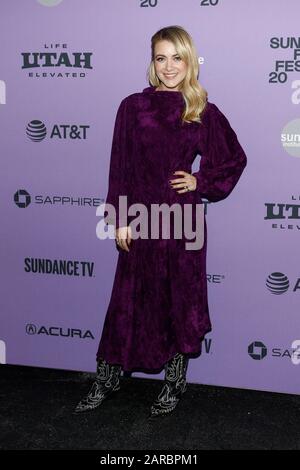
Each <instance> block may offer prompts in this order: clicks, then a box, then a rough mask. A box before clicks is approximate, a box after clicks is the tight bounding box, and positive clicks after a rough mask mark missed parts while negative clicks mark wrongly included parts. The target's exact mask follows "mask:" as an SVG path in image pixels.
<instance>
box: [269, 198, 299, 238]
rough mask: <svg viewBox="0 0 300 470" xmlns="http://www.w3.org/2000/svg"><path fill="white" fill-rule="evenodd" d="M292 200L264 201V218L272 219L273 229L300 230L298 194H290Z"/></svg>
mask: <svg viewBox="0 0 300 470" xmlns="http://www.w3.org/2000/svg"><path fill="white" fill-rule="evenodd" d="M291 200H292V202H289V203H288V202H285V203H281V202H266V203H265V208H266V215H265V217H264V219H265V220H271V221H272V228H273V229H281V230H300V195H292V196H291Z"/></svg>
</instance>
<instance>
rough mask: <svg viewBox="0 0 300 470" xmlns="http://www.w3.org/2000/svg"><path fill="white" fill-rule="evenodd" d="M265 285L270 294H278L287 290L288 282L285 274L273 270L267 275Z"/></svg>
mask: <svg viewBox="0 0 300 470" xmlns="http://www.w3.org/2000/svg"><path fill="white" fill-rule="evenodd" d="M266 286H267V288H268V289H269V291H270V292H272V294H275V295H279V294H284V293H285V292H287V290H288V288H289V286H290V283H289V280H288V277H287V276H286V275H285V274H283V273H279V272H275V273H272V274H270V275H269V276H268V277H267V279H266Z"/></svg>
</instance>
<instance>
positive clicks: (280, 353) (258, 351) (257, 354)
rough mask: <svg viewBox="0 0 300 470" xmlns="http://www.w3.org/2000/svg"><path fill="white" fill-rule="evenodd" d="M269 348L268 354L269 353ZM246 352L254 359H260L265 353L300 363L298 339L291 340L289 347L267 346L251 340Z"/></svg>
mask: <svg viewBox="0 0 300 470" xmlns="http://www.w3.org/2000/svg"><path fill="white" fill-rule="evenodd" d="M269 350H270V354H269ZM248 354H249V356H250V357H252V359H254V360H255V361H261V360H262V359H264V358H265V357H267V355H268V356H269V357H272V358H277V359H286V358H288V359H290V360H291V361H292V363H293V364H299V363H300V340H295V341H293V343H292V345H291V348H282V347H274V348H272V349H270V348H268V347H267V346H266V345H265V344H264V343H263V342H262V341H253V343H251V344H249V346H248Z"/></svg>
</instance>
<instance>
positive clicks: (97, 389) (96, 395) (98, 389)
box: [74, 359, 121, 413]
mask: <svg viewBox="0 0 300 470" xmlns="http://www.w3.org/2000/svg"><path fill="white" fill-rule="evenodd" d="M120 374H121V366H112V365H110V364H108V362H106V361H105V360H104V359H103V360H102V359H100V360H98V361H97V376H96V379H95V381H94V382H93V384H92V387H91V389H90V391H89V392H88V394H87V395H86V396H85V397H84V398H83V399H82V400H80V402H79V403H78V404H77V406H76V408H75V410H74V413H81V412H83V411H88V410H93V409H94V408H97V407H98V406H99V405H101V403H102V402H103V400H104V399H105V398H106V397H108V396H109V395H110V394H111V393H112V392H114V391H116V390H119V389H120V381H119V378H120Z"/></svg>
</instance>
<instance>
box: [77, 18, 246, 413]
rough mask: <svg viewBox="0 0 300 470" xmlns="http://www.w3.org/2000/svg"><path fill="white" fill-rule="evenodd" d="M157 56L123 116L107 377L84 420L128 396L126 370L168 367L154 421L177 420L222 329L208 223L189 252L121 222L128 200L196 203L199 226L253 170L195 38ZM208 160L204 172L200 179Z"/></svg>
mask: <svg viewBox="0 0 300 470" xmlns="http://www.w3.org/2000/svg"><path fill="white" fill-rule="evenodd" d="M151 52H152V57H151V63H150V67H149V69H148V79H149V82H150V84H151V86H149V87H146V88H145V89H144V90H143V91H142V92H140V93H133V94H131V95H129V96H127V97H126V98H124V99H123V100H122V102H121V103H120V106H119V108H118V112H117V116H116V121H115V128H114V135H113V142H112V151H111V161H110V173H109V188H108V194H107V198H106V204H112V205H113V207H114V208H115V210H116V216H117V217H116V218H114V217H110V216H109V215H107V212H106V219H105V221H106V223H108V224H113V225H114V226H115V235H116V243H117V244H116V247H117V249H118V251H119V256H118V263H117V268H116V273H115V278H114V283H113V288H112V293H111V298H110V302H109V306H108V310H107V313H106V317H105V322H104V326H103V331H102V336H101V339H100V342H99V347H98V351H97V355H96V359H97V376H96V379H95V381H94V382H93V384H92V387H91V389H90V391H89V392H88V394H87V395H86V396H85V397H84V398H83V399H82V400H81V401H80V402H79V403H78V405H77V407H76V409H75V412H76V413H80V412H83V411H87V410H92V409H94V408H96V407H98V406H99V405H100V404H101V403H102V402H103V400H104V399H105V398H106V397H107V396H109V395H111V394H112V393H113V392H114V391H116V390H119V388H120V381H119V378H120V374H121V370H122V369H123V371H124V372H133V371H141V372H145V373H159V372H160V371H162V370H163V368H164V370H165V378H164V382H163V386H162V389H161V392H160V393H159V395H158V396H157V397H156V399H155V400H154V401H153V403H152V405H151V408H150V415H149V416H150V417H152V416H154V417H157V416H160V415H165V414H167V413H170V412H172V411H173V410H174V409H175V407H176V406H177V404H178V402H179V401H180V399H181V397H182V395H183V393H184V392H185V391H186V388H187V384H186V373H187V366H188V361H189V359H190V358H192V357H197V356H199V354H201V345H202V340H203V338H204V336H205V335H206V334H207V333H208V332H210V331H211V329H212V325H211V322H210V317H209V308H208V302H207V280H206V247H207V240H206V237H207V230H206V221H205V218H204V227H203V233H204V244H203V245H202V246H201V248H199V249H195V250H188V249H186V245H185V243H186V237H185V236H183V237H182V238H181V239H178V238H176V237H174V236H172V235H171V236H170V237H169V238H164V237H162V236H161V232H160V233H159V237H158V238H151V237H149V236H148V237H145V238H142V237H139V238H134V239H133V238H132V223H133V220H134V219H135V217H136V216H132V215H131V216H129V217H128V219H126V218H124V215H121V214H120V209H119V196H126V197H127V206H128V207H129V206H130V205H131V204H133V203H141V204H143V206H144V207H146V208H147V209H149V210H150V209H151V206H153V204H163V203H165V204H168V206H171V205H172V204H174V203H177V204H179V205H180V206H181V207H183V205H184V204H190V205H191V207H192V208H193V223H194V224H195V223H196V222H197V220H196V214H197V213H196V205H199V204H203V201H202V198H203V199H206V200H208V201H210V202H217V201H220V200H222V199H224V198H226V197H227V196H228V195H229V194H230V193H231V191H232V190H233V188H234V187H235V186H236V184H237V182H238V180H239V178H240V176H241V174H242V172H243V170H244V168H245V166H246V164H247V158H246V155H245V153H244V151H243V149H242V147H241V145H240V143H239V141H238V138H237V135H236V133H235V132H234V130H233V129H232V128H231V126H230V124H229V122H228V120H227V118H226V117H225V115H224V114H223V113H222V112H221V111H220V109H219V108H218V107H217V106H216V105H215V104H214V103H212V102H209V101H208V99H207V92H206V91H205V90H204V88H203V87H202V86H201V85H200V84H199V82H198V80H197V77H198V74H199V63H198V57H197V53H196V50H195V46H194V44H193V41H192V38H191V37H190V35H189V34H188V33H187V32H186V31H185V30H184V29H183V28H182V27H180V26H169V27H166V28H163V29H161V30H159V31H158V32H157V33H156V34H154V36H153V37H152V40H151ZM198 154H199V155H201V162H200V168H199V171H196V172H194V173H191V167H192V163H193V161H194V160H195V158H196V156H197V155H198ZM106 207H108V206H106ZM202 207H203V206H202ZM119 215H121V217H120V219H119ZM143 222H147V223H148V222H151V220H150V217H148V215H147V216H146V217H144V219H143ZM171 226H172V228H173V227H174V219H173V222H172V223H171ZM148 233H149V232H148Z"/></svg>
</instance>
